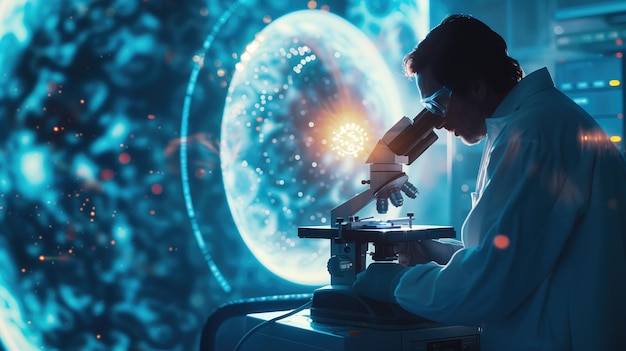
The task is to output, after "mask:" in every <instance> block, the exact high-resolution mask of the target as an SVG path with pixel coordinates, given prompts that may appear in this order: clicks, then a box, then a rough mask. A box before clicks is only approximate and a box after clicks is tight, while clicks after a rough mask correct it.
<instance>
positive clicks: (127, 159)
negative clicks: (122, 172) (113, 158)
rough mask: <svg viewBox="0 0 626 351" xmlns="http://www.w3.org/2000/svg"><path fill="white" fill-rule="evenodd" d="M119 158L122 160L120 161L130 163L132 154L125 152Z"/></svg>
mask: <svg viewBox="0 0 626 351" xmlns="http://www.w3.org/2000/svg"><path fill="white" fill-rule="evenodd" d="M118 159H119V160H120V163H122V164H128V163H130V155H129V154H127V153H123V154H121V155H120V156H119V157H118Z"/></svg>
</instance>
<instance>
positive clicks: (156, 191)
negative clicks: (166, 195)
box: [150, 184, 163, 195]
mask: <svg viewBox="0 0 626 351" xmlns="http://www.w3.org/2000/svg"><path fill="white" fill-rule="evenodd" d="M150 191H152V193H153V194H154V195H161V193H163V186H162V185H161V184H152V187H150Z"/></svg>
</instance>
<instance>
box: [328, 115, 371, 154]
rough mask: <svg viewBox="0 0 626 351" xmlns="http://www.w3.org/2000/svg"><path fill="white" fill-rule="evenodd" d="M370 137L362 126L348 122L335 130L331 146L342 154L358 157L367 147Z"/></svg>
mask: <svg viewBox="0 0 626 351" xmlns="http://www.w3.org/2000/svg"><path fill="white" fill-rule="evenodd" d="M367 140H368V137H367V134H366V133H365V130H363V128H362V127H360V126H359V125H357V124H355V123H347V124H345V125H344V126H342V127H341V128H339V130H335V131H333V138H332V146H331V148H332V149H333V150H334V151H337V153H338V154H339V155H340V156H354V157H358V156H359V154H360V153H361V152H363V150H364V149H365V143H366V142H367Z"/></svg>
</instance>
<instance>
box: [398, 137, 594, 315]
mask: <svg viewBox="0 0 626 351" xmlns="http://www.w3.org/2000/svg"><path fill="white" fill-rule="evenodd" d="M555 154H557V153H556V152H542V150H541V147H540V146H539V143H536V142H534V141H532V140H523V139H518V140H510V141H507V142H506V144H503V145H500V146H496V147H495V148H494V149H493V150H492V151H491V157H490V161H489V165H488V166H487V170H486V171H487V177H488V178H487V179H488V181H487V183H486V186H485V187H484V189H483V191H482V194H479V198H478V201H477V203H476V204H475V206H474V208H473V210H472V212H471V213H470V217H469V218H468V223H467V224H466V225H469V227H468V228H467V230H472V231H478V233H472V234H473V235H479V237H480V241H479V244H478V245H477V246H473V247H466V248H463V249H461V250H459V251H457V252H456V253H455V254H454V255H453V257H452V258H451V260H450V261H449V262H448V264H446V265H443V266H442V265H438V264H436V263H434V262H431V263H428V264H424V265H417V266H415V267H412V268H411V269H409V270H407V271H406V272H405V273H404V274H403V276H402V278H401V279H400V281H399V283H398V285H397V286H396V289H395V297H396V301H397V302H398V303H399V304H400V305H401V306H402V307H403V308H405V309H406V310H408V311H410V312H413V313H415V314H417V315H420V316H423V317H426V318H429V319H432V320H435V321H440V322H442V323H449V324H465V325H479V324H481V323H484V322H491V321H497V320H501V319H503V318H505V317H506V316H507V315H508V314H510V313H511V312H512V311H513V310H514V309H516V308H517V307H519V306H520V305H521V304H522V303H523V301H524V300H525V299H526V298H527V297H528V296H529V295H530V294H531V292H532V291H533V290H534V289H536V288H537V286H538V285H539V284H540V283H541V282H542V280H544V279H545V277H546V276H547V275H548V274H550V272H551V270H552V268H553V266H554V265H555V262H556V261H557V259H558V258H559V254H560V253H561V252H562V251H563V249H564V246H565V244H566V241H567V238H568V235H569V233H570V232H571V227H572V226H573V225H574V223H575V218H576V216H577V215H578V213H579V212H580V211H581V209H582V208H583V207H584V203H585V199H584V196H583V193H584V192H583V191H582V189H578V188H577V187H576V186H575V185H574V184H580V183H581V182H580V179H578V180H576V181H574V180H573V179H570V178H569V177H568V172H565V170H564V169H563V165H562V164H561V161H559V160H557V159H554V158H551V157H553V156H551V155H555ZM570 174H571V173H570ZM576 174H580V172H576ZM472 216H476V217H474V218H473V219H474V221H472Z"/></svg>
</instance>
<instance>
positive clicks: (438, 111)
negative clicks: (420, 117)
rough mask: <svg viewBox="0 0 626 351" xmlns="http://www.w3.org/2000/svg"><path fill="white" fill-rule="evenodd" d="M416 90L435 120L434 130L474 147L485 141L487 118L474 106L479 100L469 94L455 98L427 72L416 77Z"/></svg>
mask: <svg viewBox="0 0 626 351" xmlns="http://www.w3.org/2000/svg"><path fill="white" fill-rule="evenodd" d="M417 87H418V88H419V92H420V94H421V99H422V102H423V104H424V106H425V107H426V108H428V110H429V111H430V112H431V113H433V114H435V115H437V116H438V117H439V123H438V124H437V125H436V128H437V129H440V128H445V129H446V130H448V131H449V132H451V133H454V135H455V136H457V137H458V138H461V140H463V142H464V143H465V144H467V145H472V144H476V143H478V142H479V141H480V140H481V139H482V138H484V137H485V135H486V126H485V118H486V117H487V116H485V115H484V113H482V112H481V111H480V109H479V107H480V106H478V105H477V104H479V102H480V100H479V99H477V98H476V97H473V96H471V94H470V95H467V96H464V95H461V94H455V93H454V91H453V90H451V88H449V87H444V86H442V85H441V84H439V83H438V82H437V81H436V80H435V79H434V78H433V77H432V75H431V73H430V70H424V71H423V72H420V74H419V75H418V76H417Z"/></svg>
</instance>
